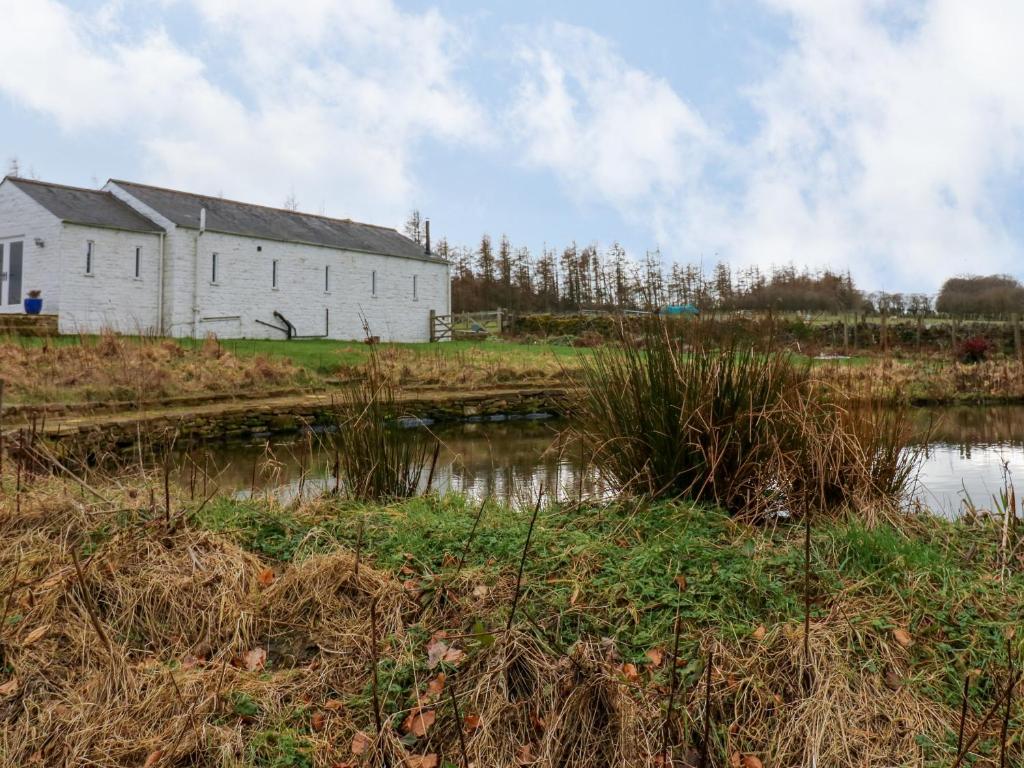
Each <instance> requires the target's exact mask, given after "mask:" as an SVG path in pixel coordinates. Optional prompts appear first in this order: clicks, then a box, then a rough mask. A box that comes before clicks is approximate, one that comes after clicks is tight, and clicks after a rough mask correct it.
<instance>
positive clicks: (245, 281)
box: [0, 177, 451, 341]
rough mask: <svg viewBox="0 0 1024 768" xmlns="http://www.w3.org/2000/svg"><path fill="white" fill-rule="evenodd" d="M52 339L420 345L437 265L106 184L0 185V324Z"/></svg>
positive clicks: (309, 227)
mask: <svg viewBox="0 0 1024 768" xmlns="http://www.w3.org/2000/svg"><path fill="white" fill-rule="evenodd" d="M30 291H39V292H40V293H41V298H42V300H43V309H42V312H43V313H44V314H49V315H56V316H57V320H58V329H59V331H60V332H61V333H97V332H100V331H103V330H106V329H110V330H113V331H116V332H118V333H128V334H158V335H169V336H192V337H200V338H201V337H203V336H206V335H207V334H209V333H214V334H216V335H217V336H219V337H221V338H296V337H309V338H316V337H319V338H330V339H362V338H364V337H366V336H367V335H371V336H378V337H380V339H381V340H383V341H427V340H429V339H430V324H431V319H430V318H431V314H432V313H436V314H437V315H446V314H448V313H449V312H450V301H451V292H450V277H449V268H448V263H447V262H446V261H444V260H443V259H439V258H437V257H436V256H434V255H433V254H432V253H431V251H430V237H429V231H428V234H427V238H426V244H425V245H420V244H419V243H417V242H415V241H413V240H411V239H409V238H407V237H405V236H404V235H402V234H400V233H399V232H397V231H396V230H394V229H391V228H388V227H379V226H374V225H371V224H362V223H359V222H355V221H351V220H349V219H332V218H328V217H326V216H316V215H313V214H308V213H300V212H298V211H291V210H284V209H279V208H268V207H265V206H260V205H252V204H250V203H241V202H236V201H233V200H225V199H223V198H220V197H210V196H205V195H197V194H192V193H188V192H180V191H177V190H171V189H164V188H161V187H153V186H147V185H144V184H135V183H132V182H127V181H115V180H111V181H108V182H107V183H106V185H105V186H104V187H103V189H99V190H97V189H80V188H77V187H68V186H63V185H59V184H50V183H45V182H40V181H35V180H30V179H22V178H17V177H7V178H5V179H4V180H3V181H2V182H0V313H23V312H25V305H24V300H25V298H26V297H28V295H29V292H30Z"/></svg>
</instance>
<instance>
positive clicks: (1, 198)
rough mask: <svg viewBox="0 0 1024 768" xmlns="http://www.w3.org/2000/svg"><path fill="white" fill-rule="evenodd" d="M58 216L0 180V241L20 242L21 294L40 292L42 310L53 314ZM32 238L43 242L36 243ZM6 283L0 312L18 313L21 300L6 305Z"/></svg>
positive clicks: (57, 291) (0, 287)
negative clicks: (21, 246) (21, 263)
mask: <svg viewBox="0 0 1024 768" xmlns="http://www.w3.org/2000/svg"><path fill="white" fill-rule="evenodd" d="M61 228H62V224H61V222H60V219H58V218H57V217H56V216H54V215H53V214H52V213H50V212H49V211H48V210H46V209H45V208H43V206H41V205H39V203H37V202H36V201H35V200H33V199H32V198H31V197H29V196H28V195H26V194H25V193H24V192H22V191H21V190H20V189H18V188H17V187H15V186H14V184H12V183H11V182H9V181H4V182H3V183H0V243H4V246H5V247H4V257H5V262H4V263H5V265H6V254H7V248H6V244H7V243H9V242H11V241H21V242H22V243H23V250H22V259H23V274H22V280H21V293H22V298H24V297H25V296H27V295H28V292H29V291H32V290H40V291H42V292H43V312H44V313H46V314H51V315H52V314H54V313H56V312H57V311H58V309H59V308H60V288H61V286H60V236H61ZM36 238H38V239H39V240H41V241H42V242H43V245H42V247H40V246H38V245H36ZM6 301H7V284H6V283H3V284H2V285H0V313H8V314H22V313H24V311H25V308H24V305H23V304H13V305H9V304H6V303H5V302H6Z"/></svg>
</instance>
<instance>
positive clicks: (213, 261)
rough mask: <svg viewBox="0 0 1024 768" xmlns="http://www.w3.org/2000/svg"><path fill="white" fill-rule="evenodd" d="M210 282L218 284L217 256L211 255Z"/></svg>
mask: <svg viewBox="0 0 1024 768" xmlns="http://www.w3.org/2000/svg"><path fill="white" fill-rule="evenodd" d="M210 282H211V283H213V284H214V285H216V284H217V254H216V253H211V254H210Z"/></svg>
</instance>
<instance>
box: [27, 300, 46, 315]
mask: <svg viewBox="0 0 1024 768" xmlns="http://www.w3.org/2000/svg"><path fill="white" fill-rule="evenodd" d="M42 311H43V300H42V299H25V314H27V315H38V314H39V313H40V312H42Z"/></svg>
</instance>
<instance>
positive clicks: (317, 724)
mask: <svg viewBox="0 0 1024 768" xmlns="http://www.w3.org/2000/svg"><path fill="white" fill-rule="evenodd" d="M325 725H327V714H326V713H325V712H323V711H321V710H319V709H318V710H317V711H316V712H314V713H313V714H312V716H311V717H310V718H309V727H310V728H312V729H313V730H314V731H317V732H320V731H322V730H323V729H324V726H325Z"/></svg>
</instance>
